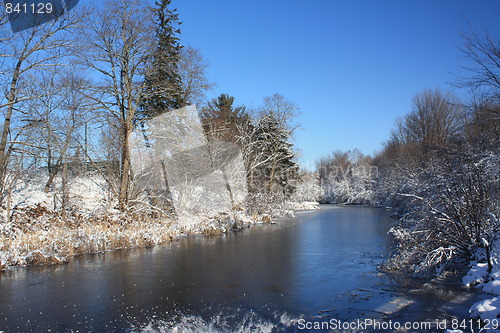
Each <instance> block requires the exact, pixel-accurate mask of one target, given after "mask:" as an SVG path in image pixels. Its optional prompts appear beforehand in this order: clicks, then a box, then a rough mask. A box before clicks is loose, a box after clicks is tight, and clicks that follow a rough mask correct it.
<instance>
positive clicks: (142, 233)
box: [0, 206, 251, 269]
mask: <svg viewBox="0 0 500 333" xmlns="http://www.w3.org/2000/svg"><path fill="white" fill-rule="evenodd" d="M15 217H16V218H15V220H14V222H12V223H9V224H5V223H4V224H1V223H0V228H1V229H0V267H1V269H6V268H8V267H11V266H26V265H39V264H59V263H63V262H67V261H68V260H70V259H71V258H72V257H73V256H77V255H82V254H88V253H96V252H103V251H108V250H114V249H130V248H138V247H148V246H153V245H159V244H165V243H168V242H170V241H171V240H172V239H175V238H177V237H179V236H180V235H186V234H217V233H223V232H229V231H234V230H241V229H243V228H244V227H245V226H247V225H249V224H250V223H251V221H250V220H249V219H247V218H245V216H244V214H243V213H241V212H231V213H221V214H217V215H212V216H208V217H194V216H193V217H190V218H189V217H188V218H187V220H186V219H185V220H184V221H182V220H181V221H180V222H179V221H172V220H167V219H163V220H160V219H154V220H153V219H148V218H147V217H136V218H135V219H134V220H132V219H128V218H126V217H124V216H112V217H111V216H99V217H95V216H92V217H90V216H84V215H72V216H64V217H63V216H62V215H61V214H59V213H52V212H50V211H48V210H46V209H44V208H41V207H39V206H35V207H31V208H25V209H23V210H20V211H19V212H17V213H16V215H15Z"/></svg>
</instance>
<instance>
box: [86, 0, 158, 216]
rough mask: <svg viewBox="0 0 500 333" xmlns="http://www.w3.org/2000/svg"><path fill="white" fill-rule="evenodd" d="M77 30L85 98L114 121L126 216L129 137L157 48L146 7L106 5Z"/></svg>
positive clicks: (123, 2) (122, 0) (126, 1)
mask: <svg viewBox="0 0 500 333" xmlns="http://www.w3.org/2000/svg"><path fill="white" fill-rule="evenodd" d="M94 11H95V14H94V15H93V17H92V18H91V19H89V20H88V21H87V22H85V25H83V26H82V27H81V28H80V31H79V37H80V38H79V39H78V44H79V46H80V48H79V50H78V58H79V59H80V63H81V64H82V65H83V66H84V68H86V69H88V70H89V72H92V74H93V75H94V77H95V81H94V82H93V84H92V85H89V86H88V87H87V89H86V92H85V94H86V95H87V96H88V97H89V98H91V99H92V100H93V101H94V102H95V103H96V104H97V105H98V106H99V108H100V109H101V110H102V113H103V115H105V116H106V117H111V118H114V119H115V120H116V122H115V123H116V124H117V125H118V130H119V141H120V161H119V163H120V185H119V198H118V199H119V206H120V209H121V210H125V209H126V207H127V203H128V199H129V198H128V196H129V189H130V146H129V137H130V135H131V133H132V130H133V126H134V123H133V122H134V119H135V116H136V112H137V110H138V107H139V104H140V101H141V96H142V95H143V94H142V93H143V90H144V87H145V86H144V77H145V75H146V72H147V69H148V58H147V55H148V54H149V53H150V51H151V50H152V49H153V48H154V47H155V42H154V33H155V27H154V23H153V19H152V13H151V10H150V9H149V8H148V7H147V6H146V4H144V3H141V2H137V1H131V0H110V1H107V2H106V3H105V5H104V7H103V8H102V9H101V8H95V9H94Z"/></svg>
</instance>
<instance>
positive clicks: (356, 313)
mask: <svg viewBox="0 0 500 333" xmlns="http://www.w3.org/2000/svg"><path fill="white" fill-rule="evenodd" d="M393 222H394V221H393V220H392V219H391V218H390V217H389V212H388V211H385V210H381V209H375V208H368V207H339V206H331V205H323V206H322V207H321V209H320V210H317V211H313V212H299V213H298V214H297V217H295V218H292V219H283V220H279V221H278V223H276V224H261V225H255V226H253V227H251V228H250V229H248V230H245V231H243V232H237V233H229V234H225V235H215V236H196V237H188V238H183V239H180V240H178V241H174V242H172V243H171V244H168V245H164V246H157V247H153V248H146V249H134V250H128V251H122V250H119V251H112V252H106V253H102V254H96V255H91V256H83V257H80V258H76V259H74V260H73V261H71V262H70V263H69V264H66V265H60V266H45V267H43V266H39V267H31V268H29V269H15V270H11V271H7V272H3V273H1V275H0V331H5V332H30V331H33V332H42V331H51V332H77V331H78V332H169V331H175V330H177V331H180V332H184V331H186V332H198V331H200V332H201V331H203V332H207V331H213V332H233V331H240V332H248V331H253V332H259V331H261V332H270V331H276V332H281V331H290V332H294V331H298V330H299V328H304V327H306V326H305V325H306V324H308V325H310V326H308V327H309V328H311V327H312V328H314V326H311V325H320V324H322V323H325V322H328V323H329V325H330V326H328V328H331V329H333V331H335V330H334V329H335V328H336V327H339V326H340V325H346V324H349V325H352V323H353V322H355V321H356V320H372V321H375V320H378V321H379V322H378V323H379V325H381V324H382V323H385V325H387V323H389V321H395V322H401V323H403V322H410V321H422V322H423V321H429V322H430V321H435V320H437V319H441V320H444V319H446V320H448V328H450V327H449V326H450V325H449V323H451V320H452V318H456V319H465V318H466V317H467V309H468V308H469V306H470V305H471V304H472V303H473V302H474V301H476V300H477V298H478V297H479V296H478V295H477V293H473V292H471V291H468V290H466V289H465V288H461V287H460V286H459V285H458V283H456V281H455V282H454V283H448V282H442V283H439V282H435V283H433V284H429V283H425V282H424V281H417V280H409V279H400V278H397V276H394V275H388V274H384V273H381V272H380V271H378V270H377V267H378V266H379V264H380V263H381V262H382V260H384V258H386V257H387V255H388V253H389V252H390V250H391V247H392V246H393V242H392V239H391V236H390V235H388V234H387V231H388V230H389V228H390V225H391V223H393ZM342 323H343V324H342ZM362 323H366V322H362ZM316 327H317V326H316ZM340 327H342V326H340ZM344 327H345V326H344ZM352 327H353V326H350V327H349V330H347V331H348V332H355V331H358V329H351V328H352ZM379 327H382V326H379ZM322 328H325V326H322ZM361 328H363V327H361ZM385 328H388V327H387V326H385V327H382V329H380V330H378V331H391V330H389V329H387V330H386V329H385ZM347 331H346V332H347ZM360 331H361V330H360ZM364 331H365V332H367V331H377V330H375V329H374V328H373V327H372V328H371V329H370V327H366V328H365V330H364ZM416 331H423V330H416ZM429 331H436V328H435V327H433V328H432V329H431V330H429Z"/></svg>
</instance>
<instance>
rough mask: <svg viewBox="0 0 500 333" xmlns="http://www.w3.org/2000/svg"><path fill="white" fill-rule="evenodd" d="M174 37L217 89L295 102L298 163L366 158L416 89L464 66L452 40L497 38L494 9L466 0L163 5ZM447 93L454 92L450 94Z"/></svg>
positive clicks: (242, 0)
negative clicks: (354, 154)
mask: <svg viewBox="0 0 500 333" xmlns="http://www.w3.org/2000/svg"><path fill="white" fill-rule="evenodd" d="M172 4H173V7H175V8H178V11H179V15H180V19H181V20H182V21H183V24H182V26H181V29H182V34H181V40H182V43H183V44H188V45H191V46H194V47H196V48H199V49H201V51H202V53H203V55H204V56H205V57H206V58H207V59H208V60H209V62H210V63H211V66H210V68H209V70H208V73H209V76H210V78H211V80H212V81H214V82H216V83H217V84H218V87H217V88H216V89H215V91H214V92H213V93H211V94H210V97H215V96H216V95H218V94H220V93H228V94H231V95H233V96H235V98H236V102H237V103H240V104H245V105H246V106H249V107H257V106H258V105H259V104H260V103H261V100H262V97H264V96H268V95H271V94H273V93H276V92H278V93H280V94H282V95H284V96H285V97H287V98H289V99H291V100H293V101H294V102H296V103H297V104H298V105H299V107H300V109H301V115H300V117H299V121H300V122H301V123H302V126H303V130H301V131H299V132H298V133H297V135H296V142H295V144H296V146H297V147H298V148H299V149H300V150H301V151H302V157H301V160H300V161H301V164H308V163H313V162H314V161H315V160H316V159H317V158H318V157H319V156H321V155H325V154H328V153H329V152H331V151H332V150H335V149H340V150H347V149H352V148H356V147H357V148H359V149H360V150H361V151H362V152H364V153H366V154H372V153H374V152H376V151H377V150H379V149H380V148H381V143H382V142H383V141H384V140H386V139H387V138H388V136H389V133H390V129H391V128H392V125H393V124H394V120H395V118H396V117H397V116H401V115H404V114H405V113H406V112H408V111H409V110H410V108H411V98H412V96H413V95H414V94H415V93H417V92H419V91H421V90H422V89H425V88H436V87H440V88H443V89H450V90H453V87H451V86H449V85H448V83H450V82H453V81H455V76H454V74H457V73H460V71H461V67H462V66H463V65H466V64H467V63H466V60H465V59H463V57H462V55H461V53H460V52H459V50H458V48H459V46H460V44H461V37H460V34H461V33H462V32H467V31H468V30H469V27H468V25H469V24H470V25H471V26H472V27H473V28H475V29H483V28H485V27H487V28H488V29H489V30H490V31H491V32H494V33H495V34H497V35H498V34H499V33H500V2H499V1H483V0H479V1H472V0H466V1H463V0H446V1H445V0H439V1H431V0H408V1H400V0H398V1H396V0H392V1H386V0H378V1H375V0H367V1H347V0H344V1H336V0H311V1H298V0H286V1H285V0H214V1H206V0H203V1H198V0H196V1H195V0H173V1H172ZM456 93H457V94H461V93H462V92H460V91H456Z"/></svg>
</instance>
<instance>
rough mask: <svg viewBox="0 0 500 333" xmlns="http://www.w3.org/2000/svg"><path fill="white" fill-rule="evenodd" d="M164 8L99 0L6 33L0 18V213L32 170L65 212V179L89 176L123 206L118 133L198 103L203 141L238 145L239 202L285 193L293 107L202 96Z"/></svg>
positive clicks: (192, 61) (127, 203)
mask: <svg viewBox="0 0 500 333" xmlns="http://www.w3.org/2000/svg"><path fill="white" fill-rule="evenodd" d="M170 2H171V1H170V0H158V1H156V2H155V3H154V4H152V6H149V5H148V3H144V2H141V1H132V0H108V1H106V2H104V3H103V4H99V5H96V6H92V7H84V6H81V7H79V8H76V9H74V10H73V11H71V12H68V13H67V14H65V15H64V16H62V17H60V18H59V19H56V20H53V21H50V22H47V23H45V24H43V25H40V26H37V27H34V28H32V29H28V30H25V31H22V32H19V33H16V34H13V33H12V32H11V31H10V30H9V29H8V24H7V19H8V18H7V16H6V15H5V16H3V17H2V18H1V19H2V21H1V22H0V59H1V63H2V70H1V72H0V76H1V77H0V84H1V85H2V95H1V103H0V110H1V111H2V116H3V122H2V123H1V130H2V136H1V138H0V195H1V196H0V200H1V203H2V205H3V206H9V202H10V195H11V191H12V189H13V188H14V186H15V184H16V182H17V180H18V179H20V178H22V177H26V175H30V174H31V175H32V174H35V173H37V174H39V173H42V174H44V175H45V176H46V177H47V182H46V184H45V186H44V190H45V191H46V192H49V191H55V192H56V193H58V198H59V199H58V200H59V203H58V205H60V206H61V207H62V209H63V211H65V210H67V209H70V206H71V204H73V205H74V204H77V203H70V202H69V195H68V188H67V184H68V181H69V179H70V178H71V177H73V176H75V175H85V174H92V173H97V174H99V176H100V177H103V178H104V179H105V180H106V184H107V191H108V194H109V198H110V202H116V208H118V209H119V210H121V211H122V212H128V211H131V210H133V209H134V207H133V203H132V202H133V200H131V199H133V197H134V196H136V195H137V189H134V180H133V177H132V174H131V156H130V155H131V152H130V150H131V147H130V142H129V137H130V135H131V134H132V132H133V131H134V129H136V128H138V127H140V126H141V124H143V123H144V122H145V121H148V120H149V119H152V118H153V117H155V116H158V115H161V114H163V113H165V112H169V111H172V110H175V109H177V108H181V107H183V106H186V105H189V104H195V105H197V107H198V108H199V110H200V117H201V119H202V121H203V126H204V129H205V131H206V133H207V138H208V141H209V142H210V141H211V140H215V139H216V138H217V139H221V138H222V139H223V140H224V141H228V142H232V143H234V144H236V145H237V146H238V147H239V148H240V149H241V151H242V153H243V156H244V162H245V166H246V168H247V178H248V188H249V191H250V197H249V200H248V201H249V202H252V201H254V202H259V203H262V202H269V203H271V202H274V201H276V200H285V198H287V197H288V196H289V195H290V194H291V193H292V192H293V185H292V183H293V180H297V179H298V173H299V172H298V166H297V164H296V163H295V160H294V158H295V155H296V153H295V151H294V149H293V144H292V143H291V138H292V137H293V131H294V130H295V125H294V117H295V114H296V111H297V106H296V105H295V104H294V103H293V102H291V101H289V100H288V99H286V98H285V97H283V96H281V95H279V94H275V95H273V96H270V97H266V98H264V100H263V103H262V107H260V108H258V110H248V109H246V108H245V107H244V106H237V105H235V102H234V97H232V96H229V95H227V94H221V95H220V96H219V97H217V98H215V99H214V100H211V101H206V97H205V96H206V95H205V94H206V92H207V91H208V90H211V89H213V88H214V86H215V85H214V84H213V83H212V82H211V81H210V80H209V79H208V77H207V74H206V68H207V66H208V63H207V61H206V60H205V59H204V57H203V56H202V54H201V52H200V51H199V50H198V49H195V48H193V47H191V46H183V45H182V44H181V40H180V34H181V30H180V26H181V23H182V22H181V21H180V19H179V14H178V13H177V11H176V10H175V9H172V8H171V3H170ZM56 179H61V181H60V182H57V184H56V181H55V180H56ZM257 197H258V198H259V199H252V198H257ZM150 199H151V202H150V204H153V205H154V204H155V201H154V199H153V198H150ZM7 215H9V214H7Z"/></svg>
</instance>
